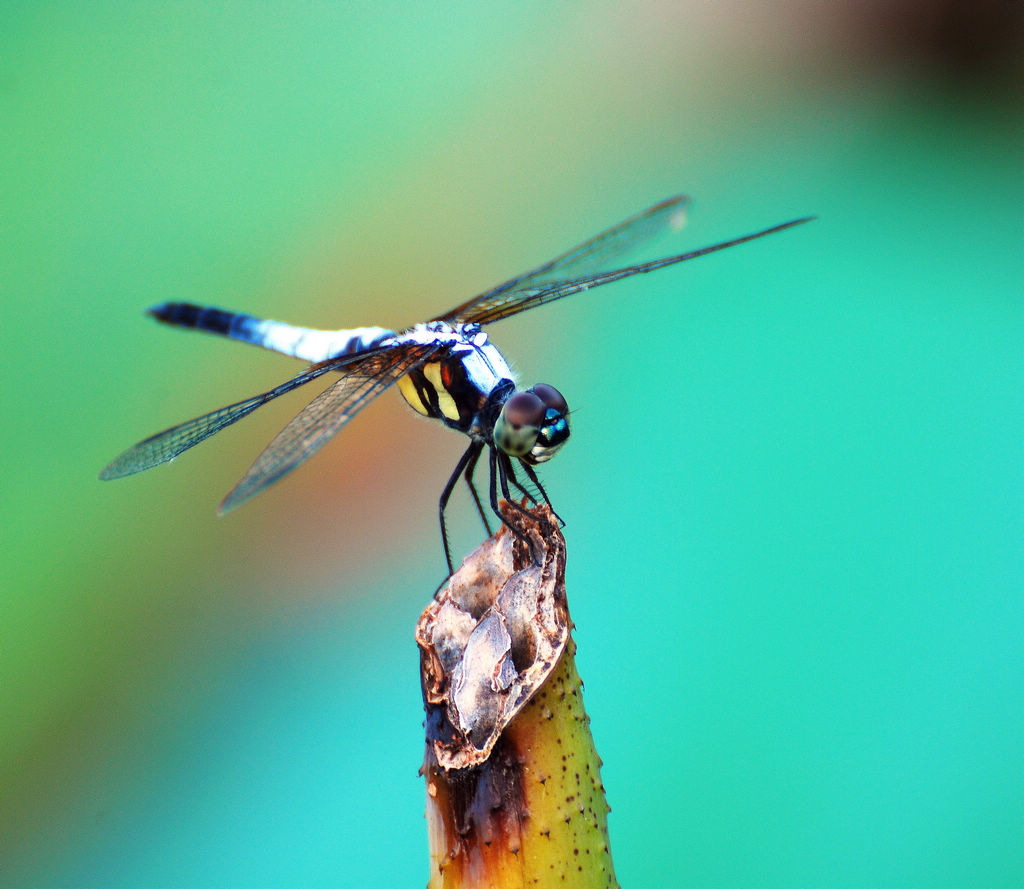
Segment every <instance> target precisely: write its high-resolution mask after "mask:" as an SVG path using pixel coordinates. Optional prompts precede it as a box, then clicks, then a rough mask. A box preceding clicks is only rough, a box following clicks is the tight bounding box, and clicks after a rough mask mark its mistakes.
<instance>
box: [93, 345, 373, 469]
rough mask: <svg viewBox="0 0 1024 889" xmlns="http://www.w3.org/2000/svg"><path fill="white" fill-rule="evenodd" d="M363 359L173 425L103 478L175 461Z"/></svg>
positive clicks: (332, 364)
mask: <svg viewBox="0 0 1024 889" xmlns="http://www.w3.org/2000/svg"><path fill="white" fill-rule="evenodd" d="M376 351H378V352H380V351H386V350H376ZM362 357H364V356H353V355H346V356H344V357H342V358H338V359H331V360H329V361H324V362H322V363H320V364H317V365H315V366H313V367H311V368H309V369H308V370H305V371H303V372H302V373H300V374H299V375H298V376H296V377H292V378H291V379H290V380H288V381H287V382H284V383H282V384H281V385H280V386H275V387H274V388H273V389H271V390H269V391H268V392H262V393H260V394H259V395H254V396H252V397H251V398H246V399H245V400H244V401H239V402H236V403H235V404H229V405H228V406H227V407H222V408H218V409H217V410H215V411H210V413H208V414H203V415H202V416H201V417H196V418H194V419H192V420H188V421H187V422H185V423H180V424H179V425H177V426H172V427H171V428H170V429H165V430H164V431H163V432H158V433H157V434H156V435H151V436H150V437H149V438H147V439H144V440H143V441H140V442H139V443H138V444H137V445H134V446H132V447H130V448H129V449H128V450H127V451H125V452H124V453H123V454H121V455H120V456H119V457H116V458H115V459H114V460H113V461H111V463H110V464H109V465H108V466H107V467H106V468H105V469H104V470H103V471H102V472H101V473H100V478H101V479H103V480H108V479H114V478H122V477H124V476H126V475H132V474H134V473H136V472H142V471H143V470H145V469H150V468H152V467H153V466H159V465H160V464H161V463H166V462H167V461H168V460H173V459H174V458H175V457H177V456H178V454H180V453H182V452H183V451H187V450H188V449H189V448H191V447H194V446H195V445H197V444H199V442H201V441H205V440H206V439H207V438H209V437H210V436H211V435H214V434H216V433H217V432H220V431H221V429H224V428H225V427H227V426H230V425H231V424H232V423H237V422H238V421H239V420H241V419H242V418H243V417H247V416H248V415H249V414H251V413H252V412H253V411H254V410H256V408H258V407H262V406H263V405H265V404H266V403H267V402H268V401H271V400H273V399H275V398H277V397H278V396H279V395H284V394H285V393H287V392H291V391H292V390H293V389H297V388H298V387H299V386H304V385H305V384H306V383H309V382H312V381H313V380H315V379H316V378H317V377H320V376H323V375H324V374H325V373H327V372H328V371H332V370H334V371H337V370H344V368H345V365H346V364H349V363H352V362H353V361H355V360H356V359H359V358H362Z"/></svg>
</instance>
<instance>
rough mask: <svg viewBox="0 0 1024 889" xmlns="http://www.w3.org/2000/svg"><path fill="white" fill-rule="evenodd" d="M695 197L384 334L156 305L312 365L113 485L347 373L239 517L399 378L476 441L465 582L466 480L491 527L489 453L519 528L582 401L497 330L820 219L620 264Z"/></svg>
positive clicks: (279, 448) (303, 423)
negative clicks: (520, 498)
mask: <svg viewBox="0 0 1024 889" xmlns="http://www.w3.org/2000/svg"><path fill="white" fill-rule="evenodd" d="M687 202H688V199H687V198H685V197H682V196H680V197H674V198H669V199H668V200H666V201H662V202H661V203H659V204H655V205H654V206H653V207H651V208H649V209H648V210H645V211H644V212H642V213H640V214H638V215H636V216H634V217H632V218H630V219H627V220H626V221H625V222H622V223H620V224H619V225H616V226H614V227H613V228H610V229H608V231H606V232H604V233H602V234H600V235H597V236H596V237H594V238H591V239H590V240H589V241H585V242H584V243H583V244H580V245H579V246H578V247H574V248H573V249H572V250H569V251H567V252H566V253H563V254H562V255H560V256H558V257H556V258H555V259H552V260H551V261H550V262H546V263H544V264H543V265H541V266H538V267H537V268H535V269H533V270H532V271H529V272H526V273H524V274H522V275H517V276H516V277H514V278H511V279H510V280H508V281H506V282H505V283H504V284H500V285H498V286H497V287H495V288H493V289H491V290H488V291H486V292H485V293H482V294H480V295H479V296H475V297H473V298H472V299H469V300H467V301H466V302H464V303H462V304H461V305H458V306H456V307H455V308H453V309H449V310H448V311H447V312H444V313H442V314H441V315H439V316H437V318H435V319H434V320H431V321H428V322H424V323H420V324H414V325H413V326H412V327H408V328H406V329H404V330H401V331H394V330H386V329H384V328H381V327H359V328H350V329H342V330H316V329H312V328H307V327H296V326H294V325H292V324H286V323H284V322H282V321H269V320H265V319H261V318H255V317H253V316H252V315H244V314H241V313H238V312H229V311H225V310H223V309H217V308H211V307H203V306H196V305H192V304H190V303H175V302H172V303H162V304H161V305H158V306H154V307H153V308H151V309H150V310H149V313H150V314H151V315H152V316H153V317H154V318H156V319H157V320H158V321H162V322H164V323H165V324H170V325H173V326H176V327H183V328H187V329H192V330H202V331H205V332H207V333H213V334H217V335H219V336H224V337H228V338H230V339H235V340H240V341H242V342H245V343H250V344H252V345H256V346H262V347H263V348H265V349H271V350H273V351H275V352H281V353H283V354H285V355H291V356H293V357H295V358H298V359H300V360H302V361H305V362H307V363H309V364H310V367H309V368H308V369H307V370H304V371H303V372H302V373H300V374H299V375H298V376H295V377H293V378H292V379H290V380H287V381H285V382H284V383H281V384H280V385H279V386H275V387H274V388H273V389H270V390H268V391H266V392H261V393H260V394H258V395H254V396H252V397H251V398H246V399H244V400H242V401H238V402H235V403H234V404H230V405H228V406H227V407H223V408H219V409H217V410H215V411H211V412H210V413H207V414H203V415H202V416H199V417H196V418H195V419H192V420H189V421H187V422H185V423H181V424H179V425H177V426H172V427H171V428H170V429H166V430H164V431H163V432H160V433H157V434H156V435H153V436H150V437H149V438H147V439H144V440H143V441H140V442H139V443H138V444H136V445H135V446H133V447H131V448H129V449H128V450H127V451H125V452H124V453H122V454H121V455H120V456H118V457H117V458H115V459H114V460H113V461H112V462H111V463H110V464H109V465H108V466H107V467H106V468H105V469H104V470H103V471H102V472H101V473H100V478H101V479H114V478H121V477H122V476H126V475H132V474H133V473H136V472H142V471H143V470H146V469H150V468H151V467H153V466H157V465H158V464H160V463H166V462H167V461H169V460H172V459H173V458H174V457H176V456H178V455H179V454H181V453H182V452H183V451H186V450H188V449H189V448H191V447H194V446H195V445H197V444H199V442H201V441H204V440H205V439H207V438H209V437H210V436H211V435H214V434H216V433H217V432H220V431H221V430H222V429H224V428H226V427H227V426H230V425H231V424H233V423H236V422H238V421H239V420H241V419H242V418H243V417H246V416H248V415H249V414H251V413H252V412H253V411H255V410H256V409H257V408H260V407H262V406H263V405H264V404H266V403H267V402H269V401H272V400H273V399H275V398H277V397H279V396H281V395H285V394H287V393H289V392H291V391H293V390H294V389H298V388H299V387H300V386H304V385H306V384H307V383H310V382H312V381H313V380H315V379H318V378H319V377H321V376H323V375H324V374H328V373H335V374H338V375H340V379H338V380H336V381H335V382H334V383H332V384H331V385H330V386H329V387H328V388H327V389H325V390H324V391H323V392H321V393H320V394H319V395H317V397H316V398H314V399H313V400H312V401H311V402H310V403H309V404H308V405H307V406H306V407H305V408H303V409H302V410H301V411H300V412H299V413H298V414H297V415H296V416H295V417H294V418H293V419H292V420H291V421H290V422H289V423H288V424H287V425H286V426H285V427H284V429H282V430H281V432H280V433H278V435H277V436H276V437H275V438H274V439H273V440H272V441H271V442H270V444H269V445H267V447H266V448H265V449H264V451H263V452H262V453H261V454H260V455H259V457H257V458H256V461H255V462H254V463H253V464H252V466H250V467H249V470H248V471H247V472H246V473H245V475H244V476H242V479H241V480H240V481H239V482H238V484H237V485H235V487H234V488H233V489H232V490H231V492H230V493H229V494H228V495H227V497H225V498H224V500H223V502H222V503H221V505H220V512H222V513H224V512H229V511H230V510H232V509H235V508H236V507H238V506H241V505H242V504H243V503H245V502H247V501H248V500H250V499H251V498H252V497H255V496H256V495H257V494H259V493H260V492H261V491H264V490H266V489H267V488H268V487H270V485H272V484H274V482H276V481H278V480H279V479H280V478H282V477H283V476H285V475H287V474H288V473H289V472H291V471H292V470H293V469H295V468H297V467H298V466H300V465H301V464H302V463H304V462H305V461H306V460H308V459H309V458H310V457H311V456H313V454H315V453H316V452H317V451H318V450H320V448H321V447H323V446H324V445H325V444H326V443H327V442H328V441H329V440H330V439H331V438H332V437H333V436H334V435H335V434H337V433H338V432H339V431H340V430H341V428H342V427H343V426H344V425H345V424H346V423H347V422H348V421H349V420H350V419H352V417H354V416H355V415H356V414H357V413H358V412H359V411H360V410H361V409H362V408H363V407H365V406H366V405H367V404H368V403H369V402H370V401H372V400H373V399H374V398H376V397H377V396H378V395H380V394H381V393H382V392H383V391H384V390H385V389H387V388H388V387H389V386H391V385H392V384H393V383H397V384H398V387H399V391H400V392H401V394H402V396H403V397H404V398H405V400H406V401H407V402H408V403H409V404H410V405H411V406H412V408H413V409H414V410H416V411H418V412H419V413H421V414H423V415H424V416H427V417H431V418H434V419H437V420H440V421H441V422H442V423H444V424H445V425H446V426H448V427H450V428H452V429H455V430H457V431H459V432H462V433H463V434H465V435H466V436H468V437H469V440H470V443H469V446H468V447H467V448H466V450H465V451H464V452H463V455H462V457H461V458H460V459H459V461H458V463H457V464H456V466H455V469H454V471H453V472H452V474H451V476H450V478H449V479H448V482H447V483H446V484H445V486H444V489H443V491H442V494H441V498H440V501H439V505H438V506H439V509H438V512H439V517H440V525H441V540H442V545H443V547H444V554H445V560H446V562H447V566H448V573H449V574H451V572H452V568H453V565H452V558H451V552H450V548H449V545H448V534H447V529H446V526H445V518H444V517H445V508H446V506H447V504H448V499H449V497H450V496H451V493H452V491H453V490H454V488H455V485H456V484H457V483H458V480H459V477H460V476H461V477H463V478H464V479H465V480H466V483H467V485H468V486H469V489H470V492H471V494H472V497H473V501H474V503H475V504H476V508H477V511H478V512H479V514H480V517H481V519H482V520H483V522H484V526H485V527H486V528H487V529H488V532H489V531H490V527H489V525H488V523H487V515H486V510H485V509H484V506H483V502H482V501H481V499H480V496H479V494H478V492H477V490H476V486H475V484H474V481H473V476H474V472H475V470H476V467H477V463H478V461H479V459H480V457H481V455H482V454H483V452H484V449H486V450H487V455H488V467H487V468H488V492H487V493H488V497H487V500H488V505H489V506H490V509H491V511H492V512H493V513H494V514H495V515H496V516H497V517H498V518H499V520H500V521H501V522H502V523H504V524H505V525H506V526H508V527H509V528H510V529H511V530H512V532H513V533H515V534H518V533H519V531H518V530H517V529H516V527H515V525H513V524H511V523H509V522H508V521H507V519H506V517H505V515H504V514H503V513H502V511H501V509H500V508H499V506H498V501H499V495H500V496H501V497H502V498H503V499H504V500H505V501H506V502H508V503H511V504H514V509H520V507H519V506H518V505H517V504H516V499H517V498H516V497H514V496H513V493H512V489H513V488H514V489H515V490H516V491H517V492H518V493H519V494H521V495H524V496H526V497H527V498H528V499H529V500H530V501H531V502H533V503H536V502H537V500H536V497H535V495H534V493H533V491H534V490H535V491H536V492H537V494H538V495H539V497H540V499H541V500H542V501H543V502H544V503H545V504H547V505H548V506H550V502H549V501H548V497H547V493H546V492H545V490H544V487H543V486H542V485H541V482H540V479H539V478H538V476H537V473H536V470H535V467H536V466H538V465H540V464H542V463H545V462H547V461H548V460H550V459H551V458H552V457H553V456H554V455H555V454H556V453H557V452H558V450H559V449H560V448H561V447H562V446H563V445H564V444H565V442H566V441H567V440H568V438H569V407H568V404H567V402H566V400H565V398H564V397H563V396H562V394H561V393H560V392H559V391H558V390H557V389H555V388H554V387H553V386H550V385H547V384H538V385H536V386H533V387H530V388H527V389H520V388H519V387H518V385H517V383H516V379H515V375H514V374H513V373H512V370H511V368H510V367H509V365H508V362H507V361H506V360H505V358H504V356H503V355H502V354H501V352H500V351H498V348H497V347H496V346H495V345H494V344H493V343H491V341H490V339H489V338H488V336H487V334H486V333H485V332H484V330H483V329H482V328H483V326H484V325H487V324H490V323H492V322H494V321H500V320H501V319H503V318H510V317H512V316H513V315H518V314H519V313H520V312H525V311H527V310H528V309H533V308H536V307H538V306H542V305H545V304H547V303H550V302H554V301H555V300H558V299H562V298H563V297H566V296H571V295H572V294H575V293H580V292H582V291H587V290H592V289H594V288H595V287H599V286H601V285H603V284H610V283H612V282H613V281H620V280H622V279H623V278H628V277H631V276H633V275H639V274H645V273H647V272H653V271H655V270H657V269H663V268H666V267H668V266H671V265H675V264H677V263H680V262H685V261H687V260H690V259H696V258H697V257H699V256H705V255H707V254H709V253H714V252H716V251H718V250H724V249H726V248H728V247H734V246H736V245H738V244H742V243H745V242H747V241H752V240H754V239H756V238H761V237H764V236H765V235H769V234H773V233H774V232H779V231H782V230H783V229H787V228H791V227H792V226H794V225H799V224H801V223H803V222H807V221H808V219H809V218H810V217H806V218H803V219H794V220H792V221H790V222H784V223H782V224H780V225H774V226H772V227H770V228H766V229H764V230H762V231H758V232H755V233H753V234H749V235H744V236H742V237H739V238H733V239H731V240H728V241H722V242H721V243H718V244H712V245H711V246H708V247H702V248H700V249H697V250H691V251H689V252H687V253H679V254H676V255H675V256H668V257H665V258H663V259H655V260H650V261H648V262H642V263H639V264H637V265H627V266H623V267H619V268H615V267H614V263H613V260H615V259H616V258H617V257H619V256H621V255H622V254H624V253H626V252H627V251H630V250H632V249H634V248H636V247H637V246H639V245H640V244H642V243H644V242H646V241H647V240H649V239H650V238H652V237H653V236H655V235H657V234H660V233H663V232H664V231H666V230H670V229H674V228H679V227H680V226H681V225H682V221H683V211H684V209H685V207H686V204H687ZM518 472H522V473H523V475H524V476H525V477H526V479H527V480H528V482H529V483H530V484H531V485H532V489H530V488H527V487H525V486H524V485H523V484H522V483H521V482H520V480H519V477H518V475H517V473H518Z"/></svg>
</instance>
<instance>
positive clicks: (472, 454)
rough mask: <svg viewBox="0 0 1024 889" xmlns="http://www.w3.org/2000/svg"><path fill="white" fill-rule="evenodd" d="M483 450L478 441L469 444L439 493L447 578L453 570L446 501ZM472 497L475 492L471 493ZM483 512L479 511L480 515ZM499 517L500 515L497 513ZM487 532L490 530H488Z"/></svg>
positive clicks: (471, 470) (439, 513)
mask: <svg viewBox="0 0 1024 889" xmlns="http://www.w3.org/2000/svg"><path fill="white" fill-rule="evenodd" d="M482 449H483V443H482V442H479V441H474V442H471V443H470V445H469V447H468V448H466V452H465V453H464V454H463V455H462V456H461V457H459V462H458V463H457V464H455V471H454V472H452V474H451V477H450V478H449V479H448V483H447V484H446V485H445V486H444V490H443V491H442V492H441V500H440V501H439V503H438V517H439V518H440V520H441V544H442V545H443V546H444V558H445V561H446V562H447V563H448V575H449V577H450V576H451V575H452V574H453V573H454V571H455V569H454V567H453V566H452V551H451V547H450V546H449V545H448V528H447V526H446V525H445V522H444V511H445V508H446V507H447V506H448V500H449V498H450V497H451V496H452V491H453V490H454V489H455V484H456V483H457V482H458V480H459V476H460V475H462V472H463V470H466V471H467V473H468V474H469V475H472V472H473V468H474V467H475V466H476V461H477V459H478V458H479V456H480V451H481V450H482ZM472 487H473V483H472V482H470V488H472ZM473 494H474V497H475V496H476V491H474V492H473ZM477 508H478V509H479V508H480V501H479V500H477ZM482 514H483V510H481V515H482ZM499 515H500V513H499ZM484 524H485V525H486V524H487V520H486V519H485V520H484ZM488 532H490V529H489V528H488Z"/></svg>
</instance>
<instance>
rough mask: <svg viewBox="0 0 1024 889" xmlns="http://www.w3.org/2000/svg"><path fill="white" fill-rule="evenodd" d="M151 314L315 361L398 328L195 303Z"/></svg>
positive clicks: (372, 342)
mask: <svg viewBox="0 0 1024 889" xmlns="http://www.w3.org/2000/svg"><path fill="white" fill-rule="evenodd" d="M149 314H151V315H152V316H153V317H154V318H156V319H157V320H158V321H163V322H164V323H165V324H172V325H174V326H175V327H187V328H190V329H192V330H202V331H205V332H207V333H215V334H219V335H220V336H226V337H228V338H230V339H233V340H240V341H241V342H243V343H251V344H252V345H254V346H262V347H263V348H264V349H270V350H271V351H273V352H281V353H282V354H284V355H291V356H292V357H293V358H301V359H302V360H303V361H308V362H310V363H311V364H316V363H317V362H320V361H327V360H328V359H329V358H337V357H338V356H339V355H354V354H356V353H358V352H363V351H366V350H367V349H371V348H373V347H374V346H377V345H379V344H380V343H381V342H382V341H383V340H385V339H387V338H388V337H390V336H394V331H392V330H386V329H385V328H383V327H355V328H351V329H349V330H318V329H316V328H313V327H296V326H295V325H294V324H285V323H284V322H283V321H270V320H267V319H264V318H257V317H255V316H254V315H245V314H242V313H241V312H228V311H225V310H224V309H217V308H214V307H213V306H197V305H193V304H192V303H161V304H160V305H158V306H153V308H151V309H150V310H149Z"/></svg>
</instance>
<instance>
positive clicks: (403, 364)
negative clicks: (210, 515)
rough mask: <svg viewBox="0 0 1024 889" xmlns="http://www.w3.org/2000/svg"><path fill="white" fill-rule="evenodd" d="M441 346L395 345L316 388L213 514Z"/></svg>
mask: <svg viewBox="0 0 1024 889" xmlns="http://www.w3.org/2000/svg"><path fill="white" fill-rule="evenodd" d="M443 348H444V344H441V343H425V344H413V345H408V346H402V345H399V346H395V347H392V348H390V349H387V350H385V351H382V352H380V353H378V354H375V355H371V356H370V357H368V358H362V359H361V360H359V361H358V362H355V363H354V364H352V365H351V366H349V367H347V368H346V370H345V376H344V377H342V378H341V379H340V380H338V382H336V383H334V385H332V386H330V387H329V388H327V389H325V390H324V391H323V392H321V393H320V394H319V395H318V396H317V397H316V398H314V399H313V400H312V401H311V402H310V403H309V404H308V405H306V407H304V408H303V409H302V410H301V411H300V412H299V413H298V414H297V415H296V416H295V417H294V418H293V419H292V420H291V422H289V423H288V425H287V426H285V427H284V429H282V430H281V431H280V432H279V433H278V434H277V435H276V436H275V438H274V439H273V441H271V442H270V444H269V445H267V447H266V449H265V450H264V451H263V453H262V454H260V455H259V457H257V458H256V462H255V463H253V464H252V466H250V467H249V471H248V472H246V474H245V475H244V476H243V477H242V479H241V481H239V483H238V484H237V485H235V487H234V488H233V489H232V490H231V492H230V493H229V494H228V495H227V497H225V498H224V501H223V503H221V505H220V508H219V510H218V512H220V513H221V514H223V513H226V512H230V511H231V510H233V509H237V508H238V507H239V506H241V505H242V504H243V503H245V502H246V501H247V500H250V499H252V498H253V497H255V496H256V495H257V494H259V493H260V492H261V491H264V490H266V489H267V488H269V487H270V486H271V485H272V484H274V482H276V481H277V480H278V479H280V478H281V477H283V476H284V475H286V474H287V473H289V472H291V471H292V470H293V469H295V468H296V467H298V466H300V465H301V464H303V463H305V462H306V460H308V459H309V458H310V457H312V456H313V454H315V453H316V452H317V451H318V450H320V448H322V447H323V446H324V445H325V444H327V442H328V441H330V440H331V438H333V437H334V435H336V434H337V432H338V431H339V430H340V429H341V427H342V426H344V425H345V424H346V423H347V422H348V421H349V420H351V419H352V417H354V416H355V415H356V413H358V412H359V410H360V409H361V408H363V407H364V406H365V405H367V404H368V403H369V402H370V401H372V400H373V399H374V398H376V397H377V396H378V395H380V393H381V392H383V391H384V390H385V389H387V387H388V386H390V385H391V384H392V383H394V382H395V381H396V380H398V379H399V377H402V376H404V375H405V374H407V373H409V372H410V371H411V370H414V369H415V368H416V367H418V366H419V365H421V364H423V363H424V362H425V361H427V359H429V358H430V356H431V355H433V354H434V353H435V352H437V351H439V350H440V349H443Z"/></svg>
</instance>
